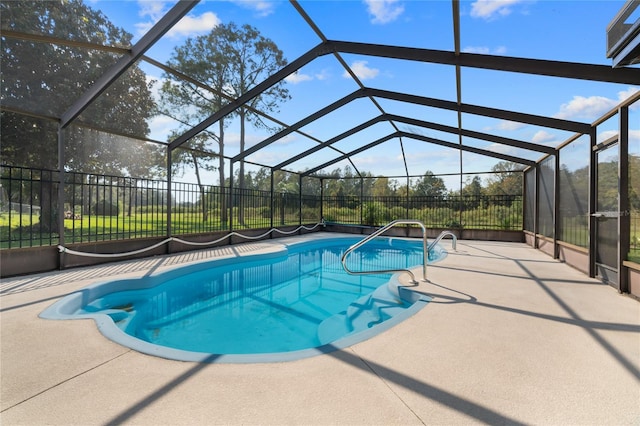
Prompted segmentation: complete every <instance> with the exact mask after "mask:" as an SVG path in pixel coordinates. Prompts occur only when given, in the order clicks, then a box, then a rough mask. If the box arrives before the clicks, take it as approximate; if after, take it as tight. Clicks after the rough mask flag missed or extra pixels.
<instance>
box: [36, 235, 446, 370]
mask: <svg viewBox="0 0 640 426" xmlns="http://www.w3.org/2000/svg"><path fill="white" fill-rule="evenodd" d="M359 240H360V238H353V237H340V238H322V239H318V240H311V241H309V240H307V241H304V242H297V243H291V244H283V245H272V250H271V251H269V252H267V253H261V254H253V255H245V256H241V257H232V258H228V259H222V260H213V261H208V262H203V263H199V264H195V265H191V266H186V267H180V268H177V269H174V270H171V271H168V272H164V273H160V274H157V275H150V276H145V277H142V278H137V279H125V280H116V281H111V282H107V283H101V284H97V285H94V286H90V287H87V288H85V289H83V290H80V291H79V292H76V293H73V294H71V295H69V296H67V297H65V298H64V299H62V300H61V301H59V302H57V303H56V304H54V305H53V306H51V307H50V308H48V309H47V310H45V311H44V312H43V313H42V314H41V317H43V318H50V319H79V318H92V319H94V320H95V321H96V323H97V324H98V328H99V329H100V331H101V332H102V333H103V334H104V335H105V336H106V337H108V338H109V339H111V340H113V341H115V342H117V343H120V344H122V345H125V346H129V347H131V348H133V349H135V350H137V351H140V352H143V353H147V354H152V355H156V356H161V357H165V358H170V359H177V360H185V361H204V360H207V361H209V362H213V361H215V362H221V361H222V362H271V361H283V360H289V359H297V358H302V357H307V356H313V355H316V354H319V353H325V352H328V351H331V350H335V349H339V348H343V347H347V346H350V345H352V344H354V343H357V342H359V341H362V340H365V339H367V338H369V337H371V336H373V335H374V334H376V333H379V332H381V331H384V330H386V329H388V328H389V327H391V326H393V325H395V324H396V323H398V322H399V321H401V320H403V319H405V318H407V317H408V316H410V315H412V314H413V313H415V312H416V311H417V310H418V309H420V308H421V307H422V306H424V305H425V304H426V303H427V302H428V301H429V298H428V297H426V296H424V295H421V294H418V293H415V292H411V291H406V290H404V289H402V288H401V287H400V285H399V281H398V275H399V274H396V275H394V276H392V275H391V274H376V275H349V274H347V273H346V272H345V271H344V269H343V267H342V264H341V262H340V257H341V255H342V253H344V251H345V250H346V249H347V248H348V247H349V246H350V245H352V244H354V243H356V242H357V241H359ZM274 247H275V248H274ZM422 253H423V252H422V242H421V241H419V240H417V241H416V240H409V239H401V238H377V239H376V240H373V241H371V242H370V243H368V244H367V245H366V246H364V247H362V248H360V249H358V250H357V251H355V252H353V253H352V254H351V256H350V257H349V260H348V264H349V268H350V269H352V270H368V269H374V270H375V269H387V268H388V269H398V268H410V267H414V266H419V265H421V263H422V258H423V255H422ZM445 253H446V252H444V251H443V250H441V249H440V248H438V249H436V250H435V251H434V252H433V253H430V255H429V259H430V260H429V261H430V262H433V261H436V260H437V259H438V258H440V257H442V256H443V255H444V254H445ZM213 354H215V355H213Z"/></svg>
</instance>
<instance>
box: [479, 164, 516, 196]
mask: <svg viewBox="0 0 640 426" xmlns="http://www.w3.org/2000/svg"><path fill="white" fill-rule="evenodd" d="M522 170H523V167H522V165H521V164H517V163H512V162H510V161H500V162H499V163H497V164H495V165H494V166H493V167H492V168H491V171H492V172H494V174H493V175H492V177H491V178H489V179H487V188H486V193H487V194H488V195H522V189H523V185H524V174H523V173H522Z"/></svg>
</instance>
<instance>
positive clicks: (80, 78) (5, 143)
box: [0, 0, 157, 173]
mask: <svg viewBox="0 0 640 426" xmlns="http://www.w3.org/2000/svg"><path fill="white" fill-rule="evenodd" d="M0 20H1V24H2V28H3V29H5V28H6V29H11V30H15V31H25V32H30V33H37V34H40V35H47V36H52V37H56V38H60V39H66V40H71V41H74V40H81V41H83V42H90V43H95V44H97V45H109V46H120V47H130V46H131V38H132V35H131V34H129V33H127V32H125V31H124V30H123V29H121V28H118V27H116V26H114V25H113V24H112V23H111V22H110V21H109V20H108V19H107V17H106V16H105V15H104V14H102V13H101V12H99V11H95V10H93V9H91V8H90V7H88V6H86V5H84V4H83V3H82V2H81V1H79V0H68V1H57V2H53V1H20V2H11V1H10V2H2V3H0ZM118 57H119V56H118V55H117V54H114V53H109V52H103V51H99V50H90V49H84V48H79V47H72V46H66V45H64V44H53V43H40V42H34V41H23V40H18V39H13V38H7V37H3V38H2V67H1V71H0V72H1V75H2V83H3V84H2V86H1V89H0V90H1V94H2V103H3V104H4V105H7V106H9V107H15V108H16V109H19V110H23V111H26V112H28V113H35V114H37V115H41V116H49V117H60V116H61V115H62V114H63V113H64V112H65V111H66V110H67V109H68V108H69V107H70V106H71V105H72V104H73V102H75V101H76V100H77V99H78V98H79V97H80V96H81V95H82V94H83V93H85V92H86V91H87V90H88V89H89V87H91V86H92V85H93V83H94V82H95V81H96V80H97V79H98V78H100V77H101V75H102V74H103V73H104V72H105V70H107V69H108V68H109V67H110V66H111V65H112V64H113V63H114V62H115V61H116V60H117V58H118ZM108 95H109V96H105V95H104V94H103V96H100V97H99V98H98V99H96V100H95V101H94V102H93V104H92V105H91V106H90V107H89V108H87V109H86V110H85V112H83V114H81V115H80V117H79V118H78V122H83V123H88V124H90V125H91V126H92V128H102V129H110V128H112V129H115V128H117V129H118V131H119V132H121V133H126V134H130V135H133V136H146V135H147V134H148V132H149V128H148V125H147V121H146V120H147V118H149V117H150V115H151V110H152V107H153V100H152V97H151V92H150V90H149V86H148V84H147V81H146V77H145V74H144V73H143V72H142V71H141V70H140V69H139V68H138V67H137V66H133V67H131V68H130V69H129V71H128V72H127V73H125V74H124V75H123V76H122V77H121V78H120V79H118V80H117V81H116V82H115V83H114V84H113V85H112V86H111V87H110V88H109V89H108ZM56 131H57V128H56V127H55V126H50V125H44V124H43V120H38V119H33V118H31V117H25V116H24V115H22V114H17V113H14V112H8V111H3V113H2V155H3V162H4V163H5V164H13V165H22V166H28V167H41V168H51V169H54V168H57V158H58V155H57V143H56V142H57V134H56ZM120 138H121V137H120ZM112 141H113V136H112V135H109V134H108V133H104V132H98V131H96V130H93V131H92V132H88V131H86V130H81V129H79V128H72V127H69V128H68V131H67V132H66V134H65V158H66V162H65V169H67V170H74V171H86V172H91V173H120V172H122V171H123V170H125V171H126V169H128V168H130V167H132V164H133V163H137V164H145V163H146V160H147V159H148V158H149V152H151V151H153V148H152V147H150V146H148V144H145V143H144V142H142V141H135V140H128V141H127V142H128V143H127V145H128V146H125V147H124V148H122V149H126V150H127V155H122V150H120V149H114V145H113V144H112V143H111V142H112ZM101 142H103V143H101ZM89 147H90V148H91V149H90V150H89V149H87V148H89ZM26 152H28V154H26ZM25 154H26V155H25ZM132 154H133V156H134V157H133V158H134V159H135V161H131V160H132ZM156 158H157V157H156ZM95 159H97V161H95ZM153 170H154V165H150V166H149V168H148V170H147V171H149V173H153Z"/></svg>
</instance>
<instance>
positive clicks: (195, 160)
mask: <svg viewBox="0 0 640 426" xmlns="http://www.w3.org/2000/svg"><path fill="white" fill-rule="evenodd" d="M191 158H192V159H193V166H194V168H195V172H196V180H197V181H198V188H199V189H200V205H201V206H202V221H203V222H208V221H209V208H208V207H209V205H208V204H209V203H207V193H206V191H205V189H204V185H202V179H201V178H200V168H199V167H198V158H197V157H196V154H195V153H193V152H192V153H191Z"/></svg>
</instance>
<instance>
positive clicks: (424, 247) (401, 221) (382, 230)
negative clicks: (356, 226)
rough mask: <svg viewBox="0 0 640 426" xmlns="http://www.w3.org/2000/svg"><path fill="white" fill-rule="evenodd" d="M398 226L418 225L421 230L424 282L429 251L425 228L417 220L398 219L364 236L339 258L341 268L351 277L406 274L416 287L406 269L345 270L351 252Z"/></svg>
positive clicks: (413, 276)
mask: <svg viewBox="0 0 640 426" xmlns="http://www.w3.org/2000/svg"><path fill="white" fill-rule="evenodd" d="M399 224H411V225H420V227H421V228H422V250H423V252H424V258H423V259H422V277H423V279H424V281H427V259H428V257H429V249H428V248H427V228H426V227H425V226H424V224H423V223H422V222H420V221H419V220H413V219H398V220H394V221H393V222H389V223H388V224H387V225H385V226H383V227H382V228H380V229H378V230H377V231H376V232H374V233H373V234H370V235H368V236H366V237H365V238H363V239H362V240H361V241H359V242H357V243H355V244H354V245H352V246H351V247H349V248H348V249H347V250H346V251H345V252H344V254H343V255H342V258H341V261H342V267H343V268H344V270H345V271H346V272H347V273H348V274H351V275H368V274H385V273H389V272H408V273H409V275H411V283H412V284H416V285H417V284H418V281H417V280H416V276H415V275H414V273H413V272H411V271H410V270H408V269H386V270H380V271H351V270H350V269H349V268H347V256H349V254H351V252H352V251H354V250H355V249H357V248H359V247H362V246H363V245H364V244H366V243H367V242H369V241H371V240H373V239H374V238H375V237H377V236H379V235H381V234H384V233H385V232H386V231H387V230H388V229H389V228H393V227H394V226H396V225H399Z"/></svg>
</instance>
